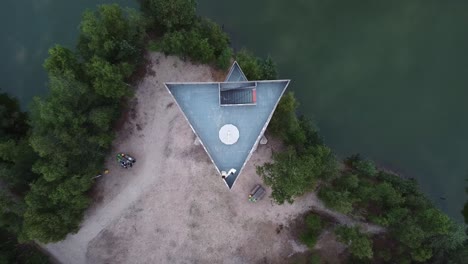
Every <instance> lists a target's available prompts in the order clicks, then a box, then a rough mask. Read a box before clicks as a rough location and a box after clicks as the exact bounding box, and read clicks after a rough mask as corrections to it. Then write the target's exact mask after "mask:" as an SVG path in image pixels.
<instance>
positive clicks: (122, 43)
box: [78, 4, 145, 63]
mask: <svg viewBox="0 0 468 264" xmlns="http://www.w3.org/2000/svg"><path fill="white" fill-rule="evenodd" d="M144 32H145V21H144V19H143V17H142V16H141V15H140V14H139V13H137V12H136V11H135V10H132V9H126V10H123V9H122V8H121V7H120V6H119V5H117V4H110V5H101V6H99V7H98V11H95V12H92V11H89V10H88V11H86V12H85V13H84V15H83V19H82V21H81V24H80V36H79V43H78V50H79V52H80V54H81V55H82V56H83V57H84V58H85V59H91V58H92V57H93V56H97V57H100V58H102V59H105V60H106V61H108V62H109V63H116V62H122V61H123V62H129V61H135V59H136V58H139V57H140V56H139V54H140V52H141V48H142V47H143V39H144V36H145V34H144Z"/></svg>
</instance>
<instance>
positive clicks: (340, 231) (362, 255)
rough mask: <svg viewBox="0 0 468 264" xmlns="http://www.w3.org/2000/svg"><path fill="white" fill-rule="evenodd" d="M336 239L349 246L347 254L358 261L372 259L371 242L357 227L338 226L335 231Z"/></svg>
mask: <svg viewBox="0 0 468 264" xmlns="http://www.w3.org/2000/svg"><path fill="white" fill-rule="evenodd" d="M335 233H336V234H337V235H338V239H339V240H340V241H341V242H343V243H345V244H346V245H348V246H349V252H350V253H351V254H352V255H353V256H355V257H357V258H359V259H371V258H372V257H373V255H374V254H373V251H372V241H371V240H370V239H369V237H368V236H367V235H365V234H363V233H361V232H360V231H359V228H358V227H346V226H340V227H338V228H337V229H336V230H335Z"/></svg>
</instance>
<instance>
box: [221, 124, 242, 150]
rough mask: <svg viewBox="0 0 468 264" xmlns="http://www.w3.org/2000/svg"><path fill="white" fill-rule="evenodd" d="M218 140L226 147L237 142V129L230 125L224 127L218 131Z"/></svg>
mask: <svg viewBox="0 0 468 264" xmlns="http://www.w3.org/2000/svg"><path fill="white" fill-rule="evenodd" d="M219 139H220V140H221V142H223V143H224V144H226V145H232V144H234V143H236V142H237V140H239V129H237V127H236V126H235V125H232V124H227V125H224V126H223V127H221V129H220V130H219Z"/></svg>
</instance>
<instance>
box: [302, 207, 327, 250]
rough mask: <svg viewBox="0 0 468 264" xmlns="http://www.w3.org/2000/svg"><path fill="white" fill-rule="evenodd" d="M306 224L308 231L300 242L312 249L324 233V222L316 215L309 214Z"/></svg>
mask: <svg viewBox="0 0 468 264" xmlns="http://www.w3.org/2000/svg"><path fill="white" fill-rule="evenodd" d="M305 223H306V231H305V232H304V233H303V234H302V235H301V236H300V240H301V242H302V243H304V244H305V245H307V246H308V247H309V248H310V249H312V248H313V247H314V246H315V244H316V243H317V240H318V236H319V235H320V233H321V231H322V228H323V222H322V219H321V218H320V217H319V216H317V215H315V214H309V215H308V216H306V219H305Z"/></svg>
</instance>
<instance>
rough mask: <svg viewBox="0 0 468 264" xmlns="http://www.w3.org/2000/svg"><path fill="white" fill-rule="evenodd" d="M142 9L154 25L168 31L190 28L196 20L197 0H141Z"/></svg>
mask: <svg viewBox="0 0 468 264" xmlns="http://www.w3.org/2000/svg"><path fill="white" fill-rule="evenodd" d="M141 7H142V10H143V12H145V14H146V15H147V16H149V17H150V18H151V20H152V23H155V24H156V25H162V26H163V27H164V28H165V29H166V30H168V31H176V30H180V29H182V28H184V27H189V26H190V25H191V24H192V23H193V21H194V20H195V18H196V7H197V5H196V2H195V0H141Z"/></svg>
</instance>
